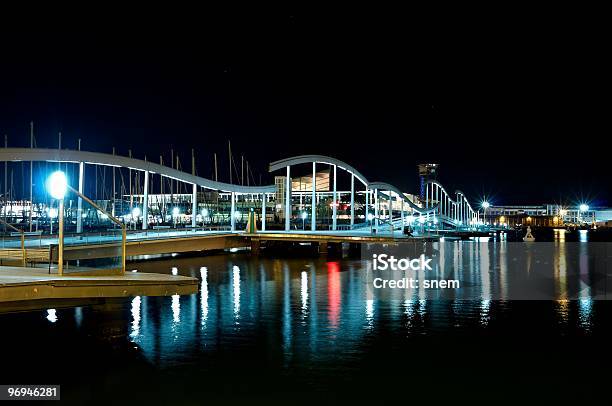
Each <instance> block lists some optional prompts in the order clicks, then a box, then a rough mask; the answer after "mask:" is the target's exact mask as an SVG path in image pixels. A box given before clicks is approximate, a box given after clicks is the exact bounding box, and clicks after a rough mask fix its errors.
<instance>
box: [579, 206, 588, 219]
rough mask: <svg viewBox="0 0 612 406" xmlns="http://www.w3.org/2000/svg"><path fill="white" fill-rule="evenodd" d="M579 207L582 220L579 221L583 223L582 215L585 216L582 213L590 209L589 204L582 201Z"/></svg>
mask: <svg viewBox="0 0 612 406" xmlns="http://www.w3.org/2000/svg"><path fill="white" fill-rule="evenodd" d="M579 209H580V220H579V221H580V222H581V223H582V216H583V214H582V213H585V212H587V211H589V205H588V204H585V203H582V204H581V205H580V207H579Z"/></svg>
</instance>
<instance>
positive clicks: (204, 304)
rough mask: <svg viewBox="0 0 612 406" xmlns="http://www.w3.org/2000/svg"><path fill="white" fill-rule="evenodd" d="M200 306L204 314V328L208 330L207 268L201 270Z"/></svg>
mask: <svg viewBox="0 0 612 406" xmlns="http://www.w3.org/2000/svg"><path fill="white" fill-rule="evenodd" d="M200 278H201V280H202V281H201V283H200V304H201V305H200V306H201V314H202V321H201V324H202V327H204V328H206V321H207V320H208V268H206V267H205V266H203V267H201V268H200Z"/></svg>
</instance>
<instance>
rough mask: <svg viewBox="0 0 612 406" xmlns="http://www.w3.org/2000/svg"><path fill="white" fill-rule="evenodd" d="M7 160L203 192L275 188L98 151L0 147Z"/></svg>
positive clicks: (1, 158) (0, 154)
mask: <svg viewBox="0 0 612 406" xmlns="http://www.w3.org/2000/svg"><path fill="white" fill-rule="evenodd" d="M11 161H41V162H45V161H46V162H73V163H79V162H85V163H87V164H94V165H101V166H115V167H123V168H129V169H136V170H140V171H148V172H150V173H155V174H159V175H161V176H164V177H167V178H171V179H176V180H179V181H181V182H185V183H190V184H195V185H198V186H201V187H203V188H206V189H211V190H219V191H222V192H236V193H274V192H275V191H276V186H275V185H269V186H241V185H233V184H229V183H223V182H215V181H213V180H210V179H206V178H202V177H200V176H194V175H191V174H189V173H186V172H182V171H179V170H177V169H173V168H168V167H167V166H163V165H160V164H156V163H153V162H150V161H143V160H141V159H136V158H129V157H125V156H121V155H113V154H104V153H100V152H90V151H75V150H70V149H61V150H60V149H47V148H0V162H11Z"/></svg>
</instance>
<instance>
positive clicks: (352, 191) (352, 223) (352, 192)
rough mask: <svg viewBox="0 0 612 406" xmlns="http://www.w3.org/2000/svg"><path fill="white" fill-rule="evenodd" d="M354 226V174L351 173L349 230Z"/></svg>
mask: <svg viewBox="0 0 612 406" xmlns="http://www.w3.org/2000/svg"><path fill="white" fill-rule="evenodd" d="M354 225H355V174H352V173H351V230H352V229H353V226H354Z"/></svg>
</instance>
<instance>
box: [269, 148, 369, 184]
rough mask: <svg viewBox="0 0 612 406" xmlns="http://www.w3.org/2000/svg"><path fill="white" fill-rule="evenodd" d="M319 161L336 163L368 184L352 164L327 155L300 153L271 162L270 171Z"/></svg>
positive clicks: (321, 162) (320, 162)
mask: <svg viewBox="0 0 612 406" xmlns="http://www.w3.org/2000/svg"><path fill="white" fill-rule="evenodd" d="M313 162H314V163H318V164H327V165H336V166H337V167H338V168H340V169H344V170H345V171H347V172H349V173H351V174H353V175H355V177H356V178H357V179H359V181H360V182H361V183H363V184H364V186H366V187H367V186H368V184H369V182H368V180H367V179H366V177H365V176H363V175H362V174H361V173H359V171H358V170H357V169H355V168H354V167H352V166H351V165H349V164H347V163H346V162H343V161H341V160H339V159H336V158H332V157H329V156H325V155H299V156H294V157H291V158H285V159H281V160H279V161H275V162H272V163H270V172H274V171H277V170H279V169H282V168H286V167H287V166H292V165H299V164H307V163H313Z"/></svg>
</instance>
